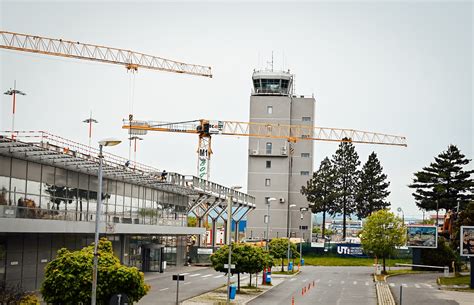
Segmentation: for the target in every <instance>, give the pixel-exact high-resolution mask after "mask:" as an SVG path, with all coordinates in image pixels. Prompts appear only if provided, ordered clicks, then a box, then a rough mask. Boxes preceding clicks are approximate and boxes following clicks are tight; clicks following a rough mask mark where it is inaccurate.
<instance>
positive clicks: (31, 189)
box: [26, 162, 41, 195]
mask: <svg viewBox="0 0 474 305" xmlns="http://www.w3.org/2000/svg"><path fill="white" fill-rule="evenodd" d="M27 175H28V180H27V185H26V186H27V192H28V194H32V195H41V183H40V182H41V164H38V163H33V162H28V173H27Z"/></svg>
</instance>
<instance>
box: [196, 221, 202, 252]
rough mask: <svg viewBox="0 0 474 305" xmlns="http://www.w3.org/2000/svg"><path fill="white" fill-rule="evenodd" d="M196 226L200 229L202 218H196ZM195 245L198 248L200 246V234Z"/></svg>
mask: <svg viewBox="0 0 474 305" xmlns="http://www.w3.org/2000/svg"><path fill="white" fill-rule="evenodd" d="M197 225H198V227H199V228H201V227H202V218H201V217H198V218H197ZM197 244H198V247H201V246H202V236H201V234H199V235H198V240H197Z"/></svg>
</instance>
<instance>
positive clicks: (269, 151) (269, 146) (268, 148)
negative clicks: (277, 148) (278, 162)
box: [265, 142, 272, 155]
mask: <svg viewBox="0 0 474 305" xmlns="http://www.w3.org/2000/svg"><path fill="white" fill-rule="evenodd" d="M265 152H266V154H267V155H271V154H272V143H271V142H267V144H265Z"/></svg>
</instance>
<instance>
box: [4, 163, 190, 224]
mask: <svg viewBox="0 0 474 305" xmlns="http://www.w3.org/2000/svg"><path fill="white" fill-rule="evenodd" d="M97 190H98V180H97V177H96V176H94V175H86V174H82V173H78V172H74V171H70V170H65V169H62V168H59V167H52V166H48V165H42V164H39V163H34V162H28V161H24V160H19V159H15V158H10V157H4V156H0V217H17V218H36V219H58V220H71V221H94V220H95V213H96V208H97ZM102 202H103V206H102V212H103V215H104V216H103V217H104V218H105V219H104V220H106V221H107V222H116V223H130V224H132V223H133V224H150V225H174V226H185V225H186V221H187V214H186V208H187V204H188V197H187V196H183V195H179V194H174V193H168V192H164V191H160V190H156V189H152V188H148V187H144V186H139V185H132V184H130V183H127V182H124V181H119V180H110V179H104V180H103V194H102ZM1 206H9V207H13V206H14V207H15V209H13V210H12V209H5V208H3V209H2V208H1ZM6 211H7V212H8V213H6ZM12 211H13V212H12Z"/></svg>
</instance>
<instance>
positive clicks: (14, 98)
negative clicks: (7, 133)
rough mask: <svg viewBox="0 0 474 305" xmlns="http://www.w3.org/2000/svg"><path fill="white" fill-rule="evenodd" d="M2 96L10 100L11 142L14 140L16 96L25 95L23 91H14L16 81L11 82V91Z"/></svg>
mask: <svg viewBox="0 0 474 305" xmlns="http://www.w3.org/2000/svg"><path fill="white" fill-rule="evenodd" d="M3 94H5V95H11V96H12V98H13V100H12V140H13V139H15V112H16V95H17V94H19V95H26V93H24V92H23V91H20V90H17V89H16V80H15V81H14V82H13V89H11V88H10V90H8V91H5V92H4V93H3Z"/></svg>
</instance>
